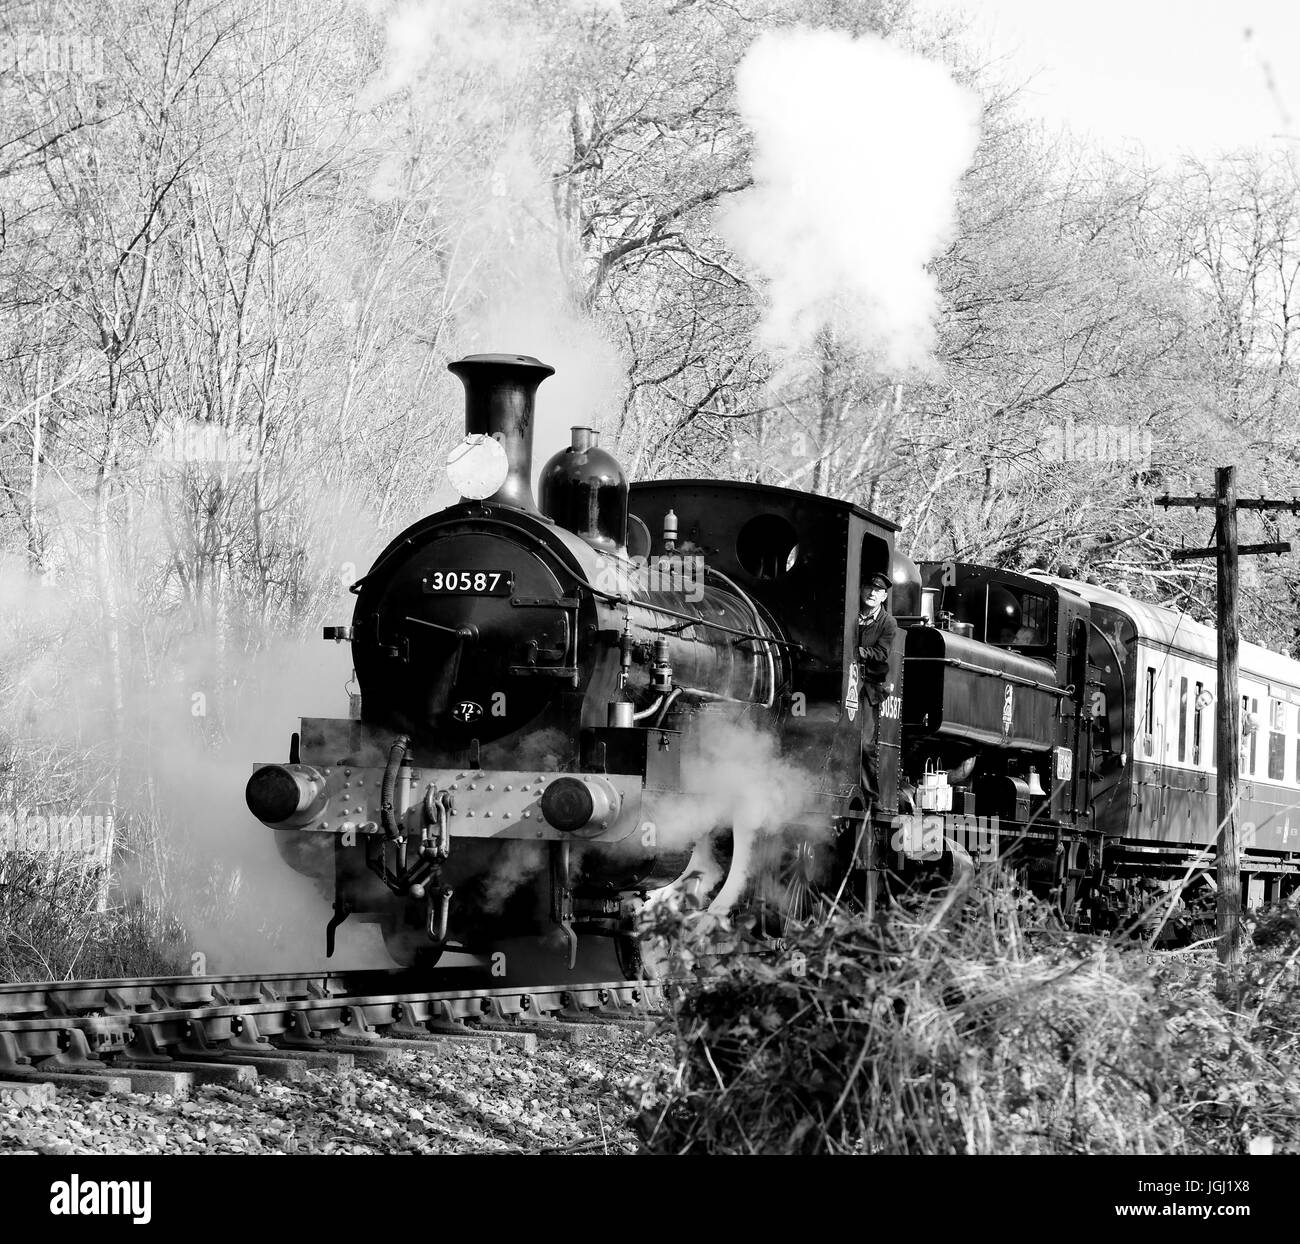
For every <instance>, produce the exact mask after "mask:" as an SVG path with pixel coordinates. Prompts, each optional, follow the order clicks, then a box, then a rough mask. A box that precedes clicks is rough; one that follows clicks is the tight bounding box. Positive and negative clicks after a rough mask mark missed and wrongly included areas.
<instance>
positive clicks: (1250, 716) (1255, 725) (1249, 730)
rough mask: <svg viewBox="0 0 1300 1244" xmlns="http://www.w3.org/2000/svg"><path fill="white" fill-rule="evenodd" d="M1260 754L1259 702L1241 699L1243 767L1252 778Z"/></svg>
mask: <svg viewBox="0 0 1300 1244" xmlns="http://www.w3.org/2000/svg"><path fill="white" fill-rule="evenodd" d="M1258 754H1259V701H1258V700H1252V699H1251V698H1250V696H1248V695H1243V696H1242V697H1241V767H1242V768H1243V769H1245V771H1246V772H1247V773H1249V774H1251V775H1252V776H1253V775H1254V772H1255V762H1256V760H1257V758H1258Z"/></svg>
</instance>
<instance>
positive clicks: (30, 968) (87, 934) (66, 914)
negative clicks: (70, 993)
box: [0, 851, 189, 981]
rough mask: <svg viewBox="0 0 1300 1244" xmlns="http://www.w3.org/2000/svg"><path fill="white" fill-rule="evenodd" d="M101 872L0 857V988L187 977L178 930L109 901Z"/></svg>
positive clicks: (33, 855)
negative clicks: (15, 983)
mask: <svg viewBox="0 0 1300 1244" xmlns="http://www.w3.org/2000/svg"><path fill="white" fill-rule="evenodd" d="M109 893H110V892H109V891H108V890H107V889H106V887H105V886H104V878H103V875H102V870H101V869H100V868H98V867H90V866H87V865H85V864H84V863H82V861H80V860H78V859H70V858H68V857H65V856H58V855H50V854H48V853H45V852H30V851H10V852H5V853H3V854H0V981H45V980H71V979H80V978H85V979H90V978H101V979H112V978H116V977H124V976H166V975H176V974H182V973H185V972H187V971H188V970H189V969H188V954H187V952H186V950H185V946H184V938H185V932H184V929H183V927H182V926H181V924H180V923H179V922H178V921H176V920H175V919H173V918H170V917H169V916H168V915H167V914H166V913H165V912H164V911H162V910H161V909H159V908H158V907H155V906H153V905H151V904H148V903H145V902H142V901H140V900H133V901H132V900H124V899H115V900H109V899H108V895H109Z"/></svg>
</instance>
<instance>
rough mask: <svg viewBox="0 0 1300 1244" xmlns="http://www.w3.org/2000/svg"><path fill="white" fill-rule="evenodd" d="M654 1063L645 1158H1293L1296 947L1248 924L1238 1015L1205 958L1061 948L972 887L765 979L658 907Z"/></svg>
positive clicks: (850, 928) (798, 949) (800, 951)
mask: <svg viewBox="0 0 1300 1244" xmlns="http://www.w3.org/2000/svg"><path fill="white" fill-rule="evenodd" d="M651 910H652V912H653V913H654V916H653V918H654V920H655V925H654V929H653V935H654V937H655V938H656V939H657V940H658V942H659V943H660V946H661V949H664V950H665V951H666V953H667V954H668V955H669V957H670V959H671V961H672V968H673V974H674V976H676V977H678V978H679V979H680V978H681V977H682V976H683V974H684V975H685V977H686V979H687V980H688V983H687V984H686V985H685V986H684V988H683V995H682V997H681V998H680V1000H679V1005H678V1007H677V1009H676V1013H675V1016H674V1018H673V1020H672V1021H671V1022H672V1025H673V1029H674V1034H675V1039H676V1053H677V1057H676V1061H675V1065H674V1066H673V1067H672V1068H671V1069H669V1070H666V1071H662V1072H659V1073H655V1074H652V1075H649V1076H647V1077H646V1078H644V1079H642V1080H640V1081H638V1082H636V1084H635V1085H634V1087H633V1089H632V1092H633V1095H634V1098H635V1101H636V1104H637V1105H638V1106H639V1107H640V1116H639V1130H640V1134H641V1136H642V1138H643V1141H644V1143H645V1145H646V1147H647V1148H648V1149H649V1150H651V1151H653V1152H658V1153H858V1154H868V1153H971V1154H975V1153H1017V1154H1021V1153H1052V1154H1060V1153H1239V1152H1248V1151H1251V1150H1252V1149H1253V1150H1254V1151H1256V1152H1263V1151H1269V1150H1272V1151H1274V1152H1293V1153H1300V1078H1298V1075H1297V1069H1296V1061H1297V1052H1298V1051H1297V1041H1298V1040H1300V1038H1298V1037H1297V1033H1298V1032H1300V1023H1298V1022H1297V1021H1300V990H1297V988H1296V984H1295V968H1296V962H1297V958H1298V957H1300V934H1298V931H1297V926H1298V925H1300V919H1297V917H1296V914H1295V913H1294V912H1293V911H1279V912H1274V913H1272V914H1271V915H1267V916H1265V917H1264V918H1262V919H1257V920H1256V921H1255V922H1254V933H1255V945H1254V948H1253V951H1252V956H1251V960H1250V962H1249V964H1248V968H1247V972H1246V975H1245V977H1244V979H1243V990H1242V993H1241V996H1240V1001H1239V1003H1238V1005H1237V1006H1235V1007H1233V1008H1227V1007H1224V1006H1223V1005H1221V1004H1220V1003H1219V1002H1218V1001H1216V999H1215V996H1214V991H1213V979H1214V966H1215V965H1214V960H1213V953H1212V951H1211V950H1209V949H1207V948H1204V947H1202V948H1200V949H1195V948H1194V949H1191V950H1188V951H1185V952H1176V953H1157V954H1153V953H1150V952H1148V951H1147V949H1146V948H1145V947H1141V946H1135V945H1132V944H1127V945H1126V944H1123V943H1120V942H1117V941H1113V940H1111V939H1108V938H1103V937H1093V936H1086V935H1080V934H1074V933H1071V932H1068V931H1066V930H1064V929H1063V928H1061V927H1060V924H1059V921H1058V920H1057V919H1056V917H1055V916H1054V914H1053V912H1052V910H1051V909H1050V908H1048V907H1047V906H1046V905H1039V904H1036V903H1035V902H1034V901H1033V900H1027V899H1026V898H1025V897H1024V896H1022V895H1021V896H1018V895H1015V894H1013V893H1011V892H1008V891H1006V890H999V889H997V888H995V887H993V886H987V887H985V888H983V889H979V890H977V891H976V892H975V894H974V896H973V897H972V898H971V900H970V901H968V902H967V903H966V905H965V906H964V907H963V908H962V909H961V910H960V912H959V913H958V914H957V915H955V916H954V917H952V918H950V919H949V920H948V921H947V922H944V921H942V920H940V919H938V918H937V917H938V914H939V913H938V908H937V906H936V902H935V900H933V899H932V900H929V901H922V900H918V901H917V902H915V903H913V904H911V905H903V906H901V907H898V908H894V909H891V910H890V911H889V912H888V913H887V914H886V915H885V916H884V917H883V918H881V919H878V920H876V921H874V922H868V921H867V920H866V919H865V918H863V917H860V916H849V915H835V916H833V917H831V918H830V919H829V920H827V921H825V922H824V923H822V924H821V925H820V926H818V927H813V928H809V929H807V930H806V931H804V932H802V933H800V934H798V935H797V936H795V937H794V938H793V939H792V940H791V942H790V943H789V946H788V949H786V950H785V951H784V952H783V953H782V954H781V955H780V956H779V958H777V959H776V960H775V961H773V960H770V959H766V960H765V959H760V958H758V957H755V956H753V955H743V954H736V953H734V952H728V951H725V950H723V951H722V952H721V953H719V944H718V942H719V937H720V936H721V937H723V938H724V939H725V938H726V937H727V936H728V934H729V929H728V927H727V925H726V922H725V921H721V922H720V921H719V920H718V918H716V917H712V916H708V915H706V914H703V913H699V912H691V911H683V910H682V909H681V908H680V907H677V906H674V905H673V904H672V903H662V904H658V905H656V906H655V907H653V908H652V909H651Z"/></svg>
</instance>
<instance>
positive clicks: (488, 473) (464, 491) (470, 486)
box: [447, 433, 510, 501]
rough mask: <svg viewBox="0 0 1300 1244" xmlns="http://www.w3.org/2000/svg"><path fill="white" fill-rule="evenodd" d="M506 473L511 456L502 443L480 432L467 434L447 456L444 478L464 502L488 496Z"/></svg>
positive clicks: (497, 488)
mask: <svg viewBox="0 0 1300 1244" xmlns="http://www.w3.org/2000/svg"><path fill="white" fill-rule="evenodd" d="M509 474H510V459H509V458H507V457H506V451H505V450H504V449H502V448H501V443H500V442H499V441H494V440H493V439H492V438H491V437H490V436H487V435H485V434H483V433H478V434H477V435H474V436H467V437H466V438H465V439H464V440H463V441H461V443H460V444H459V445H457V446H456V447H455V449H453V450H452V451H451V453H449V454H448V455H447V478H448V479H449V480H451V482H452V485H453V486H454V487H455V488H456V490H457V491H458V492H459V493H460V495H461V496H462V497H464V498H465V500H467V501H482V500H484V499H485V498H487V497H490V496H491V495H492V494H493V493H494V492H496V491H498V490H499V489H500V487H501V485H502V484H504V483H505V482H506V478H507V476H509Z"/></svg>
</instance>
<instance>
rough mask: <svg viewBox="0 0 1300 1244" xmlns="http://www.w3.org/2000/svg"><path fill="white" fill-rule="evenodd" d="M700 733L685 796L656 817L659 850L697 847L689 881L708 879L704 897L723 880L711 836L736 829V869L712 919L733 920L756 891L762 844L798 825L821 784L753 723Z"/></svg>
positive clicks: (686, 773)
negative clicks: (747, 893)
mask: <svg viewBox="0 0 1300 1244" xmlns="http://www.w3.org/2000/svg"><path fill="white" fill-rule="evenodd" d="M696 731H697V747H696V748H694V749H692V750H691V751H690V752H689V753H688V754H687V755H686V757H685V758H684V759H683V761H682V795H681V796H679V797H674V798H671V799H668V800H665V802H664V804H663V805H662V806H661V807H660V808H659V809H657V810H656V822H655V845H656V848H657V849H658V850H661V851H670V850H673V849H679V850H680V849H684V848H686V847H687V846H689V847H691V849H692V855H691V861H690V863H689V864H688V865H687V868H686V876H687V877H689V876H690V874H692V873H699V874H700V875H701V880H700V881H699V882H698V883H697V884H698V885H699V892H700V894H701V895H703V894H706V893H707V892H708V890H709V889H711V888H712V886H713V885H714V884H715V883H716V881H717V880H718V878H719V877H720V875H721V869H720V867H719V866H718V864H717V862H716V860H715V859H714V858H713V853H712V849H711V847H710V846H709V842H708V835H709V834H710V833H711V832H712V831H714V830H716V829H726V828H730V829H731V831H732V859H731V867H730V869H729V870H728V873H727V879H726V882H725V883H724V884H723V886H722V889H721V890H719V892H718V894H717V895H716V896H715V898H714V899H713V902H712V903H711V904H710V910H711V911H715V912H725V911H727V910H728V909H730V908H731V907H732V906H734V905H735V903H736V902H737V901H738V900H739V899H740V897H741V895H742V894H743V893H744V890H745V888H746V886H747V885H748V883H749V880H750V875H751V872H752V863H753V860H754V856H755V854H756V848H757V846H758V844H759V843H760V842H761V841H762V840H763V839H765V838H768V837H771V836H773V835H775V834H778V833H780V832H781V831H782V830H783V829H784V828H785V826H787V825H789V824H790V823H792V822H794V821H796V820H798V818H799V817H800V814H801V813H803V812H804V811H805V810H806V809H807V808H808V806H809V804H810V803H811V801H812V798H813V796H814V794H815V792H816V782H815V779H814V778H813V776H812V775H811V774H809V773H808V772H806V771H805V770H803V769H801V768H800V767H799V766H798V765H796V764H794V763H793V762H791V761H790V760H788V759H786V758H785V757H783V756H782V755H780V753H779V744H778V741H777V739H776V737H775V736H774V735H772V734H769V733H766V732H765V731H762V730H759V729H758V728H757V727H756V726H753V725H751V724H749V723H748V722H744V721H741V722H727V721H722V720H719V719H717V718H714V717H713V716H712V715H709V716H708V717H707V719H706V720H705V721H704V722H702V723H699V724H697V726H696Z"/></svg>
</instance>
